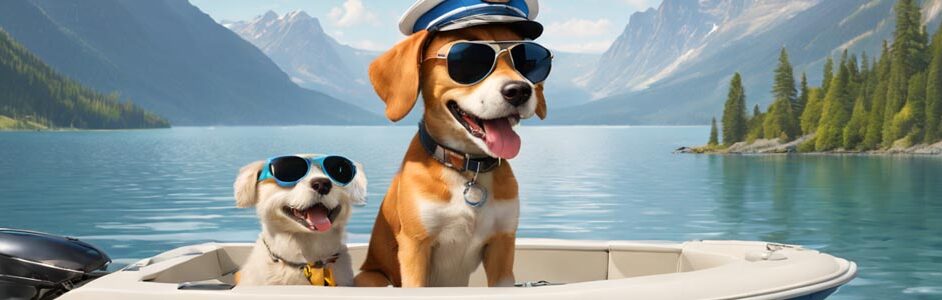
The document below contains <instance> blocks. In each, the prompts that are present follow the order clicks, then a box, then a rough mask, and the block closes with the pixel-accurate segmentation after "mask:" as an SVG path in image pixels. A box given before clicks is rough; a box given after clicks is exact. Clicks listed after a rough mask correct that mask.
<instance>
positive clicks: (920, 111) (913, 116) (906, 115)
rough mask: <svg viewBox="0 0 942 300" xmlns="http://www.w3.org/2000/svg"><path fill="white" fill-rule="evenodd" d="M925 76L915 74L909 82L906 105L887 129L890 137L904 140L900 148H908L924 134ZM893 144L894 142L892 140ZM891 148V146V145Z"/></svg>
mask: <svg viewBox="0 0 942 300" xmlns="http://www.w3.org/2000/svg"><path fill="white" fill-rule="evenodd" d="M925 79H926V76H925V75H924V74H922V73H919V74H916V75H915V76H913V78H912V79H911V80H910V81H909V87H908V89H907V92H908V96H909V98H907V99H906V105H905V106H903V108H902V109H900V111H899V112H898V113H896V115H894V116H893V121H892V122H891V123H890V126H889V127H888V129H887V130H888V131H889V132H890V135H891V136H894V137H896V138H897V139H905V140H904V141H903V144H901V146H903V147H909V146H911V145H914V144H917V143H919V142H920V141H921V140H922V137H923V136H924V135H925V133H924V132H923V131H922V126H923V124H922V123H923V120H924V119H923V117H922V116H924V114H925V107H926V102H925V90H926V85H925V84H926V81H925ZM894 142H895V140H894ZM891 146H893V145H892V144H891Z"/></svg>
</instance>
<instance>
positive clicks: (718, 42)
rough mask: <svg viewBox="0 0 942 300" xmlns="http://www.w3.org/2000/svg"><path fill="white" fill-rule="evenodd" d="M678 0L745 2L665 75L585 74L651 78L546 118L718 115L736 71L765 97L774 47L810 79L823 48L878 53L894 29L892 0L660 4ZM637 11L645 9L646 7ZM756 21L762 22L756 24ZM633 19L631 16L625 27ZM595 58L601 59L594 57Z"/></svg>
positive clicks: (612, 120) (669, 120)
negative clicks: (642, 85) (644, 83)
mask: <svg viewBox="0 0 942 300" xmlns="http://www.w3.org/2000/svg"><path fill="white" fill-rule="evenodd" d="M940 2H942V1H939V0H928V1H926V3H927V5H925V6H924V8H923V10H924V12H926V10H927V9H929V10H932V11H935V13H934V14H932V13H927V14H925V19H924V23H925V24H927V26H928V28H929V29H930V30H933V31H934V29H935V28H936V27H937V26H938V23H939V21H940V20H939V19H940V18H939V17H938V14H939V10H940V9H938V7H939V3H940ZM677 3H682V4H686V5H688V6H694V5H714V6H723V5H726V7H733V8H736V7H737V6H736V5H735V4H737V3H743V4H749V5H751V6H744V7H743V10H742V11H741V12H738V15H737V14H730V16H732V18H731V19H729V21H728V22H727V23H724V24H719V25H718V27H719V28H717V30H716V32H714V33H713V34H712V35H710V36H709V37H708V38H706V39H705V40H704V41H703V42H702V44H701V45H700V46H698V47H697V48H696V49H698V50H697V51H698V52H697V53H696V54H697V55H695V56H692V58H690V59H688V60H687V61H685V62H683V63H681V64H678V66H676V69H674V70H669V71H670V72H668V73H670V74H668V75H667V76H662V77H661V78H655V80H650V79H651V78H652V76H653V75H648V76H647V77H643V78H641V79H636V78H628V79H625V78H612V79H611V80H610V81H609V80H607V79H606V78H599V77H590V79H589V81H593V82H589V83H587V84H594V85H595V86H596V87H599V86H605V85H607V84H612V83H613V82H614V83H613V84H614V85H616V86H619V87H620V88H627V87H630V86H629V85H625V84H622V85H619V82H622V83H624V82H626V80H635V81H639V80H642V79H643V80H650V81H652V82H651V83H650V85H649V86H647V87H645V88H642V89H637V90H634V91H631V90H628V91H625V90H623V91H622V92H617V93H611V94H605V93H602V94H596V95H595V96H596V97H599V98H598V99H597V100H594V101H591V102H589V103H586V104H583V105H580V106H577V107H572V108H570V109H567V110H566V111H565V112H562V113H561V114H559V115H556V116H554V118H553V119H551V120H550V122H553V123H555V124H661V125H691V124H706V123H707V122H709V120H710V119H711V117H712V116H714V115H718V113H719V111H720V108H721V107H722V101H723V99H724V96H725V91H726V84H727V83H728V82H729V78H730V76H731V75H732V74H733V73H734V72H736V71H739V72H741V73H742V74H743V79H744V85H745V87H746V93H747V97H748V101H749V102H750V104H749V105H750V107H751V106H752V105H753V104H760V105H762V106H766V105H767V104H768V103H770V101H771V96H770V95H771V93H770V90H771V83H772V80H771V78H772V74H771V70H772V69H773V64H774V62H775V56H776V54H777V53H778V50H779V48H780V47H782V46H785V47H786V48H788V50H789V54H791V58H792V63H793V64H794V65H795V70H796V76H799V74H801V72H807V75H808V79H809V81H811V82H814V83H815V84H816V83H817V82H820V80H821V67H822V65H823V62H824V59H825V57H827V56H828V55H830V56H835V55H839V53H840V52H841V51H842V50H843V49H845V48H847V49H849V50H850V51H851V52H855V53H861V52H864V51H866V52H867V53H868V54H870V57H873V56H874V55H877V54H879V52H880V47H881V46H880V45H881V44H882V41H883V40H884V39H889V37H890V36H891V34H892V31H893V28H892V24H893V22H894V21H893V18H894V16H893V14H892V13H891V8H892V5H893V3H895V1H892V0H871V1H867V2H855V1H821V0H803V1H789V2H788V3H785V4H787V5H786V6H781V4H783V2H782V0H749V1H745V0H714V1H697V2H692V1H686V2H684V1H678V0H665V1H664V2H663V3H662V5H661V7H659V9H664V8H665V7H667V6H669V5H674V4H677ZM724 3H725V4H724ZM812 4H813V5H812ZM782 10H786V11H788V12H789V13H788V14H786V16H787V18H786V17H784V16H781V15H774V14H769V13H765V12H768V11H782ZM638 14H644V12H639V13H638ZM638 14H636V15H638ZM648 14H650V12H648ZM769 16H776V17H779V18H782V19H780V20H771V21H770V20H763V19H762V18H769ZM743 18H745V19H743ZM763 22H766V23H763ZM756 24H760V25H761V24H765V25H763V26H757V25H756ZM631 26H632V25H631V24H629V25H628V26H626V28H630V27H631ZM623 35H624V34H623ZM618 44H619V41H616V42H615V43H614V44H613V48H612V49H610V51H613V50H617V49H618V48H617V47H616V46H617V45H618ZM691 49H694V48H691ZM659 51H661V50H659ZM686 51H690V49H687V50H686ZM662 52H663V51H662ZM680 52H682V51H675V53H680ZM608 57H611V54H608ZM678 58H679V56H678V57H669V58H667V60H671V61H673V60H676V59H678ZM609 59H611V58H609ZM603 61H605V60H604V59H603ZM661 63H662V64H663V62H661ZM605 64H609V65H617V64H618V62H611V61H605ZM601 65H603V64H601V63H600V66H601ZM603 67H604V66H603ZM600 68H601V67H600ZM663 71H664V68H661V69H655V70H653V71H648V73H647V74H656V73H658V72H663ZM596 72H598V71H596ZM590 74H591V73H590ZM585 80H586V79H583V81H585ZM594 81H597V82H594ZM589 88H591V85H590V86H589Z"/></svg>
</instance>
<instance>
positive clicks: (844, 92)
mask: <svg viewBox="0 0 942 300" xmlns="http://www.w3.org/2000/svg"><path fill="white" fill-rule="evenodd" d="M849 81H850V71H849V70H848V69H847V64H846V63H845V62H841V65H840V66H839V70H838V73H837V76H834V79H833V80H831V84H830V87H829V88H828V93H827V95H826V96H824V106H823V108H822V114H821V120H820V121H819V124H818V131H817V133H816V135H815V150H817V151H828V150H832V149H835V148H837V147H840V146H842V144H843V135H844V125H845V124H846V122H847V120H848V119H849V118H850V111H849V110H850V106H849V105H848V104H849V103H850V100H849V99H848V98H849V97H850V95H849V91H848V89H847V88H848V84H849Z"/></svg>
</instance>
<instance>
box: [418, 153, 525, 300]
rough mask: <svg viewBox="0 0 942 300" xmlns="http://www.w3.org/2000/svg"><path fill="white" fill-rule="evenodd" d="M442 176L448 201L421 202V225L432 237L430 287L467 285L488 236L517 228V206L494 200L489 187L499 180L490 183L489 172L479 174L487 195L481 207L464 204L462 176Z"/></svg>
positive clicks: (449, 173)
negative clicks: (445, 184) (448, 193)
mask: <svg viewBox="0 0 942 300" xmlns="http://www.w3.org/2000/svg"><path fill="white" fill-rule="evenodd" d="M443 179H444V180H445V182H446V183H447V184H448V187H449V190H450V191H451V195H452V196H451V199H450V201H449V202H448V203H441V202H440V201H421V202H420V203H421V206H420V209H421V216H422V225H424V226H425V228H426V230H428V233H429V235H430V236H431V237H433V238H434V239H435V240H434V242H433V243H432V255H431V261H430V266H429V268H430V269H429V286H467V285H468V280H469V278H470V275H471V272H474V270H475V269H476V268H477V267H478V265H479V264H480V263H481V260H482V257H483V252H482V251H483V247H484V245H485V243H487V241H488V239H490V238H491V237H493V236H494V235H495V234H497V233H513V232H515V231H516V230H517V222H518V220H517V218H518V216H519V212H520V205H519V202H518V201H517V199H499V200H495V199H494V196H493V188H492V187H493V186H494V185H495V184H501V183H500V182H496V183H495V182H493V178H492V176H491V174H489V173H486V174H481V175H479V176H478V184H479V185H480V186H481V187H483V188H485V189H487V191H488V193H489V194H490V195H489V196H488V199H487V202H486V203H485V204H484V205H482V206H480V207H472V206H470V205H468V204H467V203H465V200H464V188H465V183H467V182H468V180H467V179H466V178H465V177H462V176H461V175H460V174H458V172H455V171H452V170H446V171H445V174H443Z"/></svg>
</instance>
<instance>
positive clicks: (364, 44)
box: [350, 40, 389, 51]
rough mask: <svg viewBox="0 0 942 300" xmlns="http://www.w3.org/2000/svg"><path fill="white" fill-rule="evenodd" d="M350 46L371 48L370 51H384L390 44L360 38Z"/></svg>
mask: <svg viewBox="0 0 942 300" xmlns="http://www.w3.org/2000/svg"><path fill="white" fill-rule="evenodd" d="M350 46H351V47H353V48H357V49H363V50H370V51H384V50H386V49H388V48H389V47H388V46H383V45H380V44H378V43H376V42H373V41H371V40H359V41H355V42H352V43H350Z"/></svg>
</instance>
